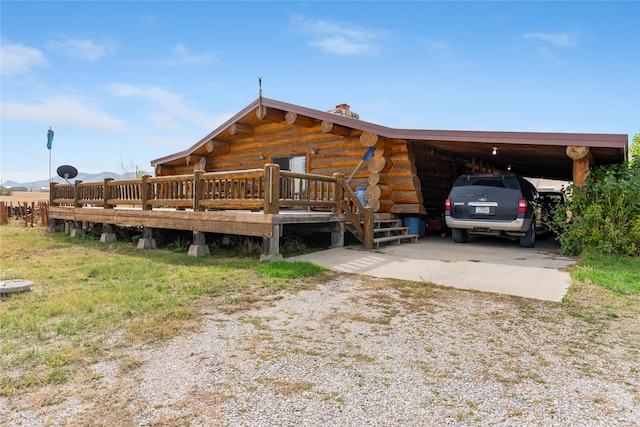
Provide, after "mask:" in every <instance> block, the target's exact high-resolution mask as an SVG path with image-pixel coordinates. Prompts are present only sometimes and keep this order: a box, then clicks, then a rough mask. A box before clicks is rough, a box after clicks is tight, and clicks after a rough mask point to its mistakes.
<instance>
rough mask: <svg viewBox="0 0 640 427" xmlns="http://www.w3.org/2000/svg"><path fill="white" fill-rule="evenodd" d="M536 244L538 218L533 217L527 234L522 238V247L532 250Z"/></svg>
mask: <svg viewBox="0 0 640 427" xmlns="http://www.w3.org/2000/svg"><path fill="white" fill-rule="evenodd" d="M535 244H536V218H535V217H533V218H532V220H531V225H530V226H529V230H528V231H527V234H525V235H524V236H522V237H521V238H520V246H522V247H523V248H532V247H533V246H534V245H535Z"/></svg>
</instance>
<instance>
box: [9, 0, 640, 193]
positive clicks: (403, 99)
mask: <svg viewBox="0 0 640 427" xmlns="http://www.w3.org/2000/svg"><path fill="white" fill-rule="evenodd" d="M0 20H1V22H0V24H1V30H0V33H1V34H0V36H1V43H0V46H1V55H0V68H1V85H0V102H1V105H0V119H1V123H0V145H1V150H0V155H1V158H0V181H1V182H5V181H9V180H11V181H15V182H22V183H25V182H32V181H36V180H44V179H49V170H50V169H49V165H50V164H51V167H52V170H53V172H52V174H53V176H55V170H56V168H57V167H58V166H60V165H63V164H68V165H72V166H74V167H76V168H77V169H78V171H79V172H81V173H100V172H105V171H108V172H115V173H122V172H124V171H125V170H126V171H130V170H132V169H134V168H138V169H142V170H146V171H149V172H152V168H151V166H150V161H151V160H153V159H157V158H160V157H164V156H166V155H170V154H173V153H175V152H178V151H182V150H185V149H187V148H188V147H190V146H192V145H193V144H195V143H196V142H197V141H199V140H200V139H201V138H203V137H204V136H206V135H207V134H208V133H210V132H211V131H213V130H214V129H216V128H217V127H218V126H219V125H221V124H222V123H224V122H225V121H226V120H227V119H229V118H230V117H232V116H233V115H235V114H236V113H238V112H239V111H240V110H242V109H243V108H244V107H246V106H247V105H249V104H250V103H251V102H253V101H254V100H255V99H257V98H258V94H259V85H258V79H259V77H261V78H262V91H263V96H265V97H267V98H271V99H276V100H279V101H283V102H287V103H291V104H295V105H300V106H303V107H307V108H312V109H317V110H321V111H326V110H329V109H332V108H335V106H336V105H338V104H341V103H347V104H349V105H350V106H351V110H352V111H355V112H357V113H358V114H359V115H360V119H361V120H365V121H368V122H373V123H376V124H379V125H383V126H387V127H391V128H402V129H435V130H488V131H525V132H580V133H615V134H627V135H629V143H631V140H632V138H633V135H634V134H636V133H640V2H638V1H621V2H616V1H604V2H597V1H558V2H552V1H534V2H525V1H493V2H488V1H467V2H464V1H446V2H445V1H409V2H402V1H390V2H385V1H376V2H365V1H339V2H328V1H304V2H298V1H280V2H278V1H259V2H249V1H234V2H223V1H107V2H101V1H67V2H58V1H43V2H36V1H25V0H21V1H11V0H9V1H7V0H2V1H1V2H0ZM50 128H51V129H52V130H53V131H54V139H53V143H52V149H51V150H48V149H47V131H48V130H49V129H50Z"/></svg>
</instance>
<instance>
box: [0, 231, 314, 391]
mask: <svg viewBox="0 0 640 427" xmlns="http://www.w3.org/2000/svg"><path fill="white" fill-rule="evenodd" d="M0 245H1V246H0V259H1V262H2V264H1V270H0V278H1V279H2V280H7V279H25V280H30V281H33V283H34V287H33V291H31V292H26V293H21V294H10V295H7V296H2V297H0V343H1V345H0V360H2V366H3V367H5V368H6V369H3V370H4V371H5V372H7V370H9V369H17V372H19V374H18V375H15V374H14V375H11V376H8V375H5V374H2V373H0V395H10V394H11V393H13V392H15V391H16V390H19V389H23V388H28V387H32V386H37V385H58V384H63V383H66V382H68V381H71V380H72V377H74V375H75V376H77V375H78V374H79V372H81V371H83V367H84V366H86V365H87V364H88V363H91V362H92V361H95V360H98V359H99V358H101V357H102V356H103V355H104V354H105V353H106V352H107V350H108V349H109V348H112V347H116V348H117V347H118V346H127V345H131V344H134V343H151V342H154V341H158V340H164V339H167V338H171V337H173V336H175V335H176V334H178V333H183V332H185V331H188V330H195V329H197V328H198V326H199V322H200V318H201V307H202V304H204V303H205V302H206V301H211V300H216V301H218V304H219V305H224V306H226V307H227V311H229V310H232V309H233V307H235V309H244V308H248V307H250V306H251V304H255V303H257V302H259V301H261V300H266V299H268V298H270V297H272V296H273V295H276V294H278V293H280V292H282V291H286V290H292V291H293V290H296V289H302V288H303V287H304V286H309V285H308V283H307V284H305V281H304V280H300V278H305V277H306V278H309V279H308V280H310V282H309V283H312V282H313V277H312V276H314V275H322V273H323V272H324V269H322V268H321V267H318V266H316V265H313V264H311V263H308V262H296V263H287V262H284V261H278V262H267V263H260V262H259V261H258V260H257V259H256V258H255V257H254V258H242V257H235V258H223V257H199V258H194V257H188V256H186V255H185V254H183V253H175V252H174V251H172V250H170V249H167V250H155V251H139V250H136V249H135V247H134V245H133V244H131V243H120V242H118V243H112V244H104V243H100V242H98V241H95V240H92V239H72V238H70V237H69V236H67V235H65V234H63V233H46V232H45V230H44V229H42V228H30V227H22V226H2V227H0Z"/></svg>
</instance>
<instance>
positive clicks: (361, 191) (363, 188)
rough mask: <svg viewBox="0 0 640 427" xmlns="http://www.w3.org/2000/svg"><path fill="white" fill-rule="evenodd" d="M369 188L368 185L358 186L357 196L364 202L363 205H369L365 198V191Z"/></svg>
mask: <svg viewBox="0 0 640 427" xmlns="http://www.w3.org/2000/svg"><path fill="white" fill-rule="evenodd" d="M366 189H367V187H366V186H361V187H357V188H356V197H357V198H358V200H360V203H362V206H367V199H365V198H364V192H365V190H366Z"/></svg>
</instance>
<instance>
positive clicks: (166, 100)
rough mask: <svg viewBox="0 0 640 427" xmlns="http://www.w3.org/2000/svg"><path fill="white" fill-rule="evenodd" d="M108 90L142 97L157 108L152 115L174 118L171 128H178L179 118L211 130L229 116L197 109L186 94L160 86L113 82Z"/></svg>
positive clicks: (113, 92)
mask: <svg viewBox="0 0 640 427" xmlns="http://www.w3.org/2000/svg"><path fill="white" fill-rule="evenodd" d="M106 90H107V91H108V92H109V93H110V94H111V95H113V96H117V97H122V98H140V99H142V100H144V101H147V102H148V103H149V104H150V105H152V106H153V107H155V108H156V110H157V111H156V112H154V113H152V115H151V116H150V117H155V118H156V119H154V120H157V117H165V118H167V117H170V118H172V122H171V126H170V127H171V128H172V129H174V130H176V129H177V120H179V121H181V122H184V123H186V124H190V125H196V126H200V127H202V128H203V129H208V130H211V129H213V128H215V127H216V126H218V125H220V124H221V123H222V122H223V121H224V120H226V119H227V118H228V116H227V115H224V116H218V117H216V116H212V115H210V114H207V113H205V112H203V111H200V110H197V109H195V108H193V107H191V106H190V105H188V103H187V102H185V100H184V95H177V94H174V93H171V92H169V91H167V90H165V89H162V88H158V87H139V86H134V85H130V84H126V83H113V84H110V85H108V86H106Z"/></svg>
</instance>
